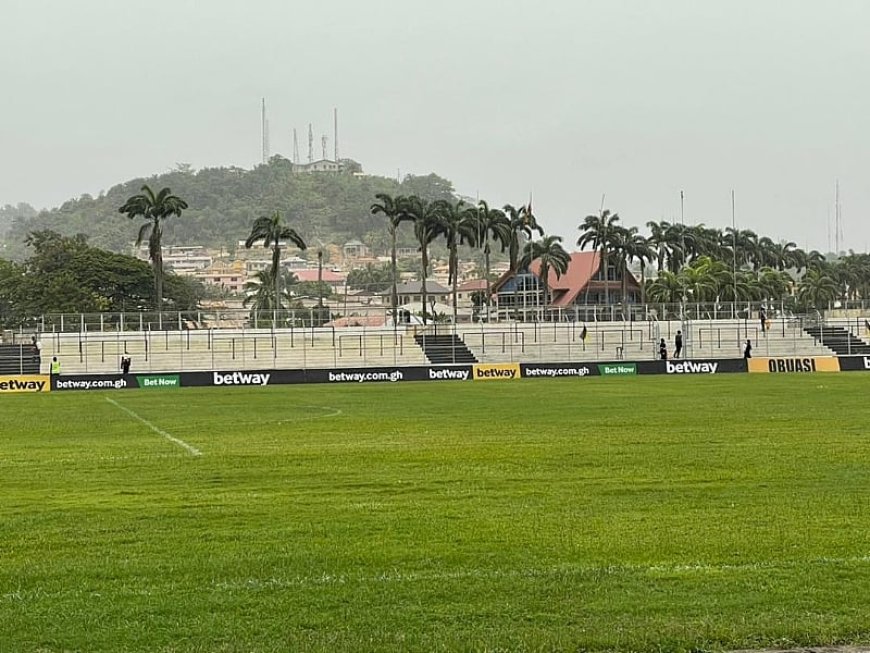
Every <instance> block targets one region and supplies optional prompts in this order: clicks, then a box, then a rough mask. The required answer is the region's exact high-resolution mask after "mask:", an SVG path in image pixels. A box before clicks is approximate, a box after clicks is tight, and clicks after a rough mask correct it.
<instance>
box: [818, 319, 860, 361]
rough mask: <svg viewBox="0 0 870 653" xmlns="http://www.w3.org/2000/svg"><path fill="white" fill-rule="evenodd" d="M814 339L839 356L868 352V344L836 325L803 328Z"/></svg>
mask: <svg viewBox="0 0 870 653" xmlns="http://www.w3.org/2000/svg"><path fill="white" fill-rule="evenodd" d="M804 331H806V333H807V334H809V335H811V336H812V337H813V338H815V339H816V341H817V342H818V343H819V344H821V345H824V346H825V347H828V348H829V349H831V350H833V351H834V352H835V353H836V354H838V355H840V356H854V355H867V354H870V345H868V344H867V343H866V342H864V341H863V340H861V339H860V338H856V337H855V336H853V335H852V333H851V331H849V330H847V329H844V328H843V327H838V326H810V327H806V328H805V329H804Z"/></svg>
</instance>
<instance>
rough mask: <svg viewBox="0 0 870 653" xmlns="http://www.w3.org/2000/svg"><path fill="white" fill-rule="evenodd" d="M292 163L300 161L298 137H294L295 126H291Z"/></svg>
mask: <svg viewBox="0 0 870 653" xmlns="http://www.w3.org/2000/svg"><path fill="white" fill-rule="evenodd" d="M293 163H296V164H298V163H301V161H300V160H299V139H298V138H296V128H295V127H294V128H293Z"/></svg>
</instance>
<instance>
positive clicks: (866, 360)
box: [838, 356, 870, 372]
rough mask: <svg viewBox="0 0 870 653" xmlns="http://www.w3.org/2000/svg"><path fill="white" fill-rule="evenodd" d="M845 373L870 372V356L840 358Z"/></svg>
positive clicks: (841, 367)
mask: <svg viewBox="0 0 870 653" xmlns="http://www.w3.org/2000/svg"><path fill="white" fill-rule="evenodd" d="M838 360H839V361H840V369H841V370H842V371H843V372H870V356H840V358H839V359H838Z"/></svg>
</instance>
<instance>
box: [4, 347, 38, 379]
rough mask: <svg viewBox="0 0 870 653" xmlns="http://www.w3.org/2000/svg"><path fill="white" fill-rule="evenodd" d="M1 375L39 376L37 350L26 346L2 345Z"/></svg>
mask: <svg viewBox="0 0 870 653" xmlns="http://www.w3.org/2000/svg"><path fill="white" fill-rule="evenodd" d="M0 374H39V357H38V355H37V352H36V349H35V348H34V347H30V346H25V345H0Z"/></svg>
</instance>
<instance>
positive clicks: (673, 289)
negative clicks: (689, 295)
mask: <svg viewBox="0 0 870 653" xmlns="http://www.w3.org/2000/svg"><path fill="white" fill-rule="evenodd" d="M647 286H648V287H647V295H648V297H649V299H650V301H652V302H657V303H661V304H675V303H677V302H679V301H681V300H682V298H683V293H684V292H685V287H684V286H683V279H682V277H681V276H680V275H678V274H675V273H673V272H671V271H670V270H662V271H661V272H659V275H658V276H657V277H656V278H655V279H654V280H652V281H650V282H649V284H647Z"/></svg>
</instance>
